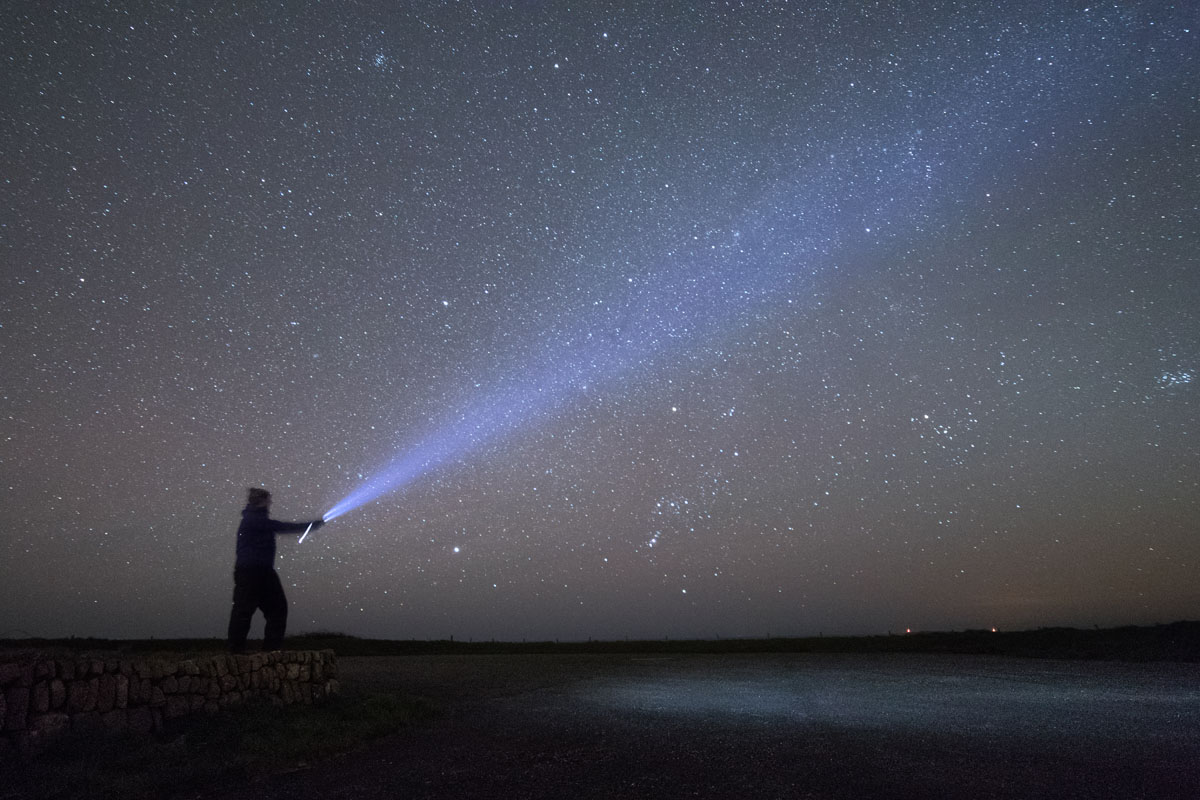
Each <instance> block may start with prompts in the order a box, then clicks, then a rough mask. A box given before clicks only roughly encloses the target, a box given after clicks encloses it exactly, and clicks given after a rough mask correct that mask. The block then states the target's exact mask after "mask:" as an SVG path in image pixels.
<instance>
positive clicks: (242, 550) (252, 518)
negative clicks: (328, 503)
mask: <svg viewBox="0 0 1200 800" xmlns="http://www.w3.org/2000/svg"><path fill="white" fill-rule="evenodd" d="M307 527H308V523H307V522H280V521H279V520H277V519H271V517H270V514H268V512H267V509H265V508H258V507H255V506H246V507H245V508H244V509H242V524H241V525H239V526H238V532H237V562H236V563H235V564H234V569H242V568H243V567H267V568H271V567H273V566H275V534H277V533H299V532H301V531H303V530H304V529H305V528H307Z"/></svg>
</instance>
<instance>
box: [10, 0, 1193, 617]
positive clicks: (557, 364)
mask: <svg viewBox="0 0 1200 800" xmlns="http://www.w3.org/2000/svg"><path fill="white" fill-rule="evenodd" d="M1198 26H1200V7H1198V6H1197V5H1195V4H1193V3H1190V2H1178V3H1174V4H1172V3H1165V2H1164V3H1160V2H1141V3H1135V2H1122V3H1112V2H1104V3H1097V4H1094V5H1090V6H1089V5H1086V4H1084V3H1068V2H1054V1H1053V0H1051V2H1045V1H1044V0H1036V2H1007V0H1006V1H1005V2H999V0H997V1H996V2H993V3H952V2H946V3H940V2H901V1H900V0H896V2H884V3H862V4H860V3H850V2H846V3H833V2H826V3H801V2H794V3H785V2H764V3H756V2H745V3H739V2H728V3H727V2H713V3H692V4H686V5H685V4H669V3H645V4H641V5H640V6H639V5H637V4H629V3H603V2H581V3H578V4H574V5H570V6H568V4H566V3H556V2H539V3H517V4H511V5H504V6H501V5H493V4H491V3H476V4H474V5H472V4H470V3H454V2H451V3H406V4H404V3H383V2H380V3H365V2H357V3H356V2H348V3H329V2H322V3H317V2H312V3H283V4H279V3H234V2H220V3H214V4H212V5H210V6H199V5H195V6H193V5H191V4H181V5H180V6H178V7H176V8H173V9H172V8H169V7H168V6H167V4H165V3H149V2H147V3H128V4H123V3H84V2H79V3H76V2H70V3H59V4H54V3H36V4H35V3H27V4H26V3H22V4H16V5H15V7H14V8H9V9H8V10H7V11H6V12H5V22H4V25H3V27H2V29H0V85H2V86H3V87H4V89H3V95H4V98H5V99H4V101H3V103H2V104H0V155H2V163H3V164H4V168H3V176H2V182H0V259H2V260H0V326H2V327H0V376H2V377H0V399H2V404H0V511H2V513H0V635H8V636H25V635H33V636H67V635H76V636H108V637H147V636H159V637H166V636H218V637H219V636H223V635H224V632H225V626H226V623H227V620H228V609H229V601H230V596H231V591H232V566H233V557H234V532H235V530H236V527H237V524H238V521H239V519H240V512H241V509H242V507H243V505H244V502H245V491H246V488H247V487H249V486H256V485H261V486H265V487H267V488H268V489H270V490H271V491H272V492H273V494H274V497H275V504H274V508H273V516H275V517H277V518H280V519H287V520H303V519H311V518H313V517H317V516H320V515H322V514H324V513H326V512H328V511H330V510H331V509H333V508H334V507H335V506H336V505H337V504H338V503H339V501H342V500H343V499H344V498H347V497H351V498H352V499H351V500H350V501H349V503H348V504H349V505H351V506H355V505H356V503H357V502H358V501H357V500H355V499H353V498H356V497H358V498H361V497H363V494H365V495H366V496H367V498H368V499H367V502H364V503H362V504H361V505H357V506H356V507H351V508H347V509H346V510H344V511H343V512H342V513H340V514H339V515H338V516H337V518H336V519H333V520H332V521H331V522H329V523H328V524H327V525H326V526H325V527H324V528H323V529H322V530H320V531H319V532H315V533H313V534H311V535H310V536H309V537H308V539H306V540H305V542H304V543H303V544H297V542H296V540H295V538H281V541H280V547H279V557H278V559H277V563H276V566H277V568H278V570H279V572H280V574H281V576H282V577H283V581H284V585H285V587H286V589H287V592H288V596H289V599H290V601H291V616H290V619H289V632H292V633H298V632H304V631H342V632H346V633H351V634H355V635H362V636H375V637H385V638H419V639H425V638H446V637H449V636H454V637H455V638H456V639H468V638H474V639H477V640H478V639H490V638H496V639H514V640H519V639H522V638H528V639H547V638H556V637H557V638H561V639H564V640H567V639H586V638H588V637H593V638H624V637H627V636H628V637H664V636H669V637H671V638H677V637H678V638H684V637H715V636H723V637H724V636H765V635H768V634H771V635H816V634H817V633H821V632H824V633H826V634H831V633H884V632H887V631H889V630H891V631H895V632H899V631H901V630H904V629H906V628H912V629H914V630H917V629H926V630H927V629H961V628H990V627H993V626H995V627H998V628H1000V629H1013V628H1025V627H1036V626H1040V625H1061V624H1065V625H1076V626H1091V625H1116V624H1128V623H1134V624H1142V623H1156V622H1170V621H1173V620H1177V619H1185V618H1196V617H1197V616H1200V438H1198V433H1197V431H1198V428H1197V422H1198V421H1200V213H1198V210H1200V102H1198V97H1197V91H1198V88H1197V87H1200V37H1198V36H1197V30H1198ZM360 490H361V492H362V493H360V494H357V495H356V494H355V492H358V491H360ZM372 498H373V499H372ZM260 634H261V617H260V618H258V619H256V623H255V628H254V629H253V633H252V636H257V635H260Z"/></svg>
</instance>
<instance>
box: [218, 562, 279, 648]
mask: <svg viewBox="0 0 1200 800" xmlns="http://www.w3.org/2000/svg"><path fill="white" fill-rule="evenodd" d="M260 608H261V609H262V612H263V617H264V618H265V619H266V621H267V625H266V629H265V630H264V631H263V650H278V649H279V646H280V645H281V644H282V643H283V631H284V629H285V628H287V612H288V605H287V597H286V596H284V594H283V584H282V583H280V582H279V574H278V573H276V572H275V570H273V569H271V568H270V567H240V568H238V569H235V570H234V571H233V608H232V609H231V610H230V612H229V650H230V652H233V653H241V652H244V651H245V650H246V635H247V634H249V633H250V620H251V619H253V618H254V612H255V611H257V610H258V609H260Z"/></svg>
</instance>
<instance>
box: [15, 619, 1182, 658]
mask: <svg viewBox="0 0 1200 800" xmlns="http://www.w3.org/2000/svg"><path fill="white" fill-rule="evenodd" d="M287 646H288V647H289V648H291V649H304V650H323V649H327V648H328V649H332V650H334V651H336V652H337V654H338V655H339V656H404V655H469V654H522V655H536V654H556V653H557V654H595V655H603V654H613V655H621V654H635V653H680V654H685V653H954V654H964V655H1005V656H1018V657H1026V658H1066V659H1097V660H1121V661H1200V622H1174V623H1171V624H1169V625H1151V626H1126V627H1120V628H1098V629H1085V628H1038V629H1036V630H1028V631H1002V632H998V633H997V632H993V631H984V630H975V631H946V632H919V633H911V634H903V635H887V636H810V637H772V638H767V639H655V640H626V641H587V642H557V641H545V642H497V641H487V642H482V641H481V642H474V641H466V642H464V641H456V640H454V639H443V640H430V641H425V640H389V639H360V638H358V637H356V636H348V635H346V634H339V633H308V634H301V635H300V636H294V637H290V638H289V639H288V641H287ZM224 647H225V643H224V642H223V641H221V640H219V639H149V640H109V639H74V638H73V639H9V640H0V657H2V656H4V655H5V653H4V651H5V650H8V651H10V653H11V651H14V650H15V651H28V652H31V653H39V654H45V653H48V652H49V653H53V652H55V651H65V652H66V653H80V652H102V653H115V654H120V655H137V656H138V657H148V655H151V654H152V655H154V656H157V657H162V658H171V657H172V656H173V655H178V654H181V653H186V654H188V657H194V656H195V655H196V654H203V653H219V652H223V651H224Z"/></svg>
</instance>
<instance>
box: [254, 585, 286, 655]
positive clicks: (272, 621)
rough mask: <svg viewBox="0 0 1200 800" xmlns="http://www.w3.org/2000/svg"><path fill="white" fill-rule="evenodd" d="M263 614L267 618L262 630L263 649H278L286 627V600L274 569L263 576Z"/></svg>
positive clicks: (281, 643)
mask: <svg viewBox="0 0 1200 800" xmlns="http://www.w3.org/2000/svg"><path fill="white" fill-rule="evenodd" d="M261 605H262V610H263V616H264V617H266V618H267V626H266V630H265V631H263V650H278V649H279V648H280V647H281V646H282V645H283V633H284V630H285V629H286V628H287V614H288V602H287V596H286V595H285V594H284V593H283V584H282V583H280V581H279V573H277V572H276V571H275V570H271V572H270V573H269V574H267V575H265V576H263V594H262V601H261Z"/></svg>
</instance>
